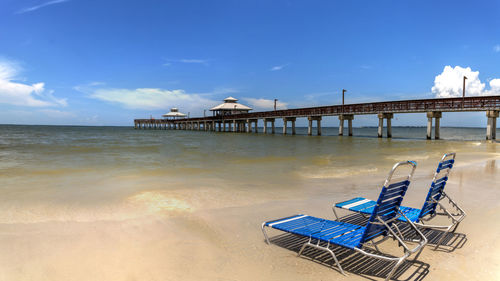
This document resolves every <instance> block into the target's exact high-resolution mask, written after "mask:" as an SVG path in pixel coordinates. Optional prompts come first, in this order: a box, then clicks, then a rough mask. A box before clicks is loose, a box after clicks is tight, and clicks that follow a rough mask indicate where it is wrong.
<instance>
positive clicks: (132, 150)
mask: <svg viewBox="0 0 500 281" xmlns="http://www.w3.org/2000/svg"><path fill="white" fill-rule="evenodd" d="M376 130H377V128H354V135H355V137H346V136H344V137H339V136H337V132H338V129H337V128H323V136H320V137H318V136H306V128H298V129H297V135H295V136H291V135H287V136H283V135H281V134H275V135H270V134H268V135H264V134H262V133H259V134H254V133H250V134H247V133H214V132H200V131H178V130H177V131H176V130H134V129H133V128H130V127H74V126H14V125H2V126H0V179H1V182H2V184H1V185H0V207H1V208H2V210H4V211H3V212H1V213H0V223H30V222H44V221H95V220H123V219H128V218H136V217H140V216H143V215H149V214H152V213H158V212H161V213H162V214H165V215H169V214H170V215H171V214H178V213H182V212H193V211H196V210H200V209H203V208H220V207H227V206H237V205H242V204H251V203H255V202H260V201H265V200H274V199H279V198H282V197H283V196H294V195H297V194H298V193H301V194H302V193H307V190H309V189H311V188H314V186H315V185H328V184H331V183H332V182H335V181H339V180H346V181H349V180H353V179H356V178H359V177H370V176H377V178H380V176H379V175H380V174H385V173H386V172H387V171H388V170H389V169H390V167H391V166H392V164H394V163H395V162H397V161H402V160H415V161H417V162H419V165H420V164H421V165H422V166H423V167H424V168H425V169H427V170H428V171H427V172H426V173H425V174H428V173H429V172H432V170H433V169H434V166H435V164H436V163H437V161H438V160H439V159H440V157H441V156H442V154H443V153H445V152H450V151H456V152H457V153H458V156H457V163H458V165H460V163H468V162H470V160H471V159H476V160H477V159H486V160H487V159H497V158H498V157H499V153H500V149H499V145H498V143H497V142H488V141H485V140H484V136H485V129H484V128H442V129H441V136H442V140H438V141H435V140H432V141H429V140H426V139H425V131H426V129H425V128H402V127H395V128H393V138H392V139H387V138H377V137H376ZM260 131H262V128H261V129H260ZM276 131H277V132H281V128H277V129H276ZM494 161H496V160H494ZM419 169H420V167H419ZM382 179H383V178H380V180H382Z"/></svg>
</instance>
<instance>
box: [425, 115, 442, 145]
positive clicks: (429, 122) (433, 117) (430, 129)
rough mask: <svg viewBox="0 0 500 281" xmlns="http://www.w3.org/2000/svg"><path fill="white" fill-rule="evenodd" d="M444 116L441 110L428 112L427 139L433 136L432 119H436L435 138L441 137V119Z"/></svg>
mask: <svg viewBox="0 0 500 281" xmlns="http://www.w3.org/2000/svg"><path fill="white" fill-rule="evenodd" d="M441 117H442V112H441V111H431V112H427V139H428V140H430V139H431V138H432V119H434V139H436V140H438V139H439V129H440V128H439V127H440V126H439V120H440V119H441Z"/></svg>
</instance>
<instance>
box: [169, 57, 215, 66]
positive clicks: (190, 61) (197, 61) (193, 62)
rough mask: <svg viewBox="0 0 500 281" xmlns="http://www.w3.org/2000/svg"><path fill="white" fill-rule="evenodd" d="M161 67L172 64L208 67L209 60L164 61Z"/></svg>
mask: <svg viewBox="0 0 500 281" xmlns="http://www.w3.org/2000/svg"><path fill="white" fill-rule="evenodd" d="M164 60H165V62H164V63H163V66H171V65H172V64H174V63H187V64H203V65H208V64H209V62H210V61H211V60H209V59H193V58H189V59H164Z"/></svg>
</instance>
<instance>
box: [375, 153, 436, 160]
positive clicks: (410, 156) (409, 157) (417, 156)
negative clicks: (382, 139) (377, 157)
mask: <svg viewBox="0 0 500 281" xmlns="http://www.w3.org/2000/svg"><path fill="white" fill-rule="evenodd" d="M385 159H387V160H391V161H405V160H413V161H418V160H427V159H429V155H425V154H407V155H401V154H397V155H391V156H386V157H385Z"/></svg>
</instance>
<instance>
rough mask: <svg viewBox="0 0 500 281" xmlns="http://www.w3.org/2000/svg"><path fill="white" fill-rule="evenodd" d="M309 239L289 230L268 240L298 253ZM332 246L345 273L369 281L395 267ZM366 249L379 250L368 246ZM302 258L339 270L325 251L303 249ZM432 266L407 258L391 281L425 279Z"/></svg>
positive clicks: (383, 276)
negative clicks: (290, 232)
mask: <svg viewBox="0 0 500 281" xmlns="http://www.w3.org/2000/svg"><path fill="white" fill-rule="evenodd" d="M307 241H309V238H307V237H303V236H298V235H295V234H289V233H284V234H280V235H278V236H274V237H272V238H270V239H269V242H271V243H272V244H274V245H277V246H279V247H282V248H285V249H288V250H290V251H293V252H296V253H297V254H298V252H299V251H300V248H301V247H302V245H304V243H306V242H307ZM320 245H322V246H325V247H326V245H327V244H326V243H323V242H322V243H320ZM330 249H332V251H333V252H334V253H335V255H336V256H337V259H338V260H339V262H340V265H341V266H342V268H343V269H344V271H345V272H347V273H348V274H356V275H359V276H362V277H364V278H366V279H368V280H378V279H375V278H381V279H382V280H383V279H385V278H386V277H387V275H388V274H389V272H390V271H391V270H392V268H393V266H394V262H391V261H384V260H380V259H376V258H372V257H368V256H365V255H363V254H360V253H357V252H354V251H352V250H349V249H346V248H343V247H334V246H331V245H330ZM365 250H366V249H365ZM366 251H367V252H372V253H376V252H375V251H371V250H369V249H368V250H366ZM301 257H302V258H306V259H309V260H311V261H313V262H316V263H318V264H321V265H324V266H328V267H332V268H333V269H335V270H337V266H336V265H335V261H334V260H333V257H332V256H331V255H330V254H329V253H327V252H325V251H320V250H317V249H314V248H311V247H307V248H305V250H304V251H303V252H302V255H301ZM429 268H430V265H429V264H427V263H424V262H421V261H415V260H407V261H405V262H404V263H403V264H401V265H400V266H399V267H398V269H397V270H396V272H395V273H394V275H393V276H392V278H391V280H399V281H418V280H423V279H424V278H425V276H427V274H428V273H429Z"/></svg>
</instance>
